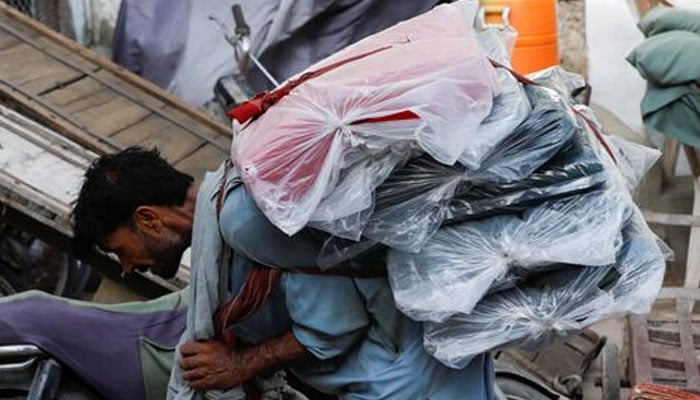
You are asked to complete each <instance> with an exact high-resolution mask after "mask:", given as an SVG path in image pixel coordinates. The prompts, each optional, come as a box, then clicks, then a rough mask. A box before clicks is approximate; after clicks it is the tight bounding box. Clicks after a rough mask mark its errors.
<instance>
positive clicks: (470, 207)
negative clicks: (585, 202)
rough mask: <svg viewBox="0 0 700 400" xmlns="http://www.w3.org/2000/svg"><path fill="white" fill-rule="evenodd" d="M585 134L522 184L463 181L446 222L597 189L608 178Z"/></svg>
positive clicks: (449, 209) (506, 210)
mask: <svg viewBox="0 0 700 400" xmlns="http://www.w3.org/2000/svg"><path fill="white" fill-rule="evenodd" d="M592 145H593V144H591V143H590V138H589V137H588V135H586V133H585V132H584V131H579V132H577V134H576V141H575V142H574V143H573V144H572V146H571V147H569V148H567V149H565V150H564V151H562V152H561V153H559V154H557V155H556V156H555V157H554V158H553V159H551V160H550V161H549V162H548V163H547V164H545V165H543V166H542V167H540V168H539V169H537V170H536V171H535V172H533V173H532V174H531V175H530V176H528V177H527V178H525V179H524V180H522V181H518V182H511V183H501V184H493V183H481V184H473V183H470V182H462V183H461V184H460V186H459V187H458V188H457V189H456V191H455V195H454V197H452V199H450V204H449V207H448V211H449V214H448V216H447V217H446V219H445V223H455V222H461V221H465V220H468V219H476V218H483V217H486V216H490V215H494V214H502V213H508V212H517V211H522V210H524V209H525V208H526V207H530V206H533V205H535V204H539V203H542V202H544V201H547V200H551V199H553V198H557V197H564V196H568V195H572V194H576V193H582V192H585V191H588V190H593V189H595V188H598V187H600V185H602V184H603V183H605V182H606V181H607V180H608V179H609V174H608V172H607V171H606V170H605V166H604V165H603V164H602V163H601V161H600V159H599V158H598V156H597V155H596V151H595V150H594V149H593V148H592V147H591V146H592Z"/></svg>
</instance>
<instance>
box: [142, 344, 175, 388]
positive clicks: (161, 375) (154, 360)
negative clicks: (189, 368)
mask: <svg viewBox="0 0 700 400" xmlns="http://www.w3.org/2000/svg"><path fill="white" fill-rule="evenodd" d="M139 350H140V352H141V369H142V371H143V383H144V386H145V387H146V400H163V399H165V398H166V397H167V393H168V381H169V380H170V370H171V369H172V368H173V360H174V358H175V346H173V347H165V346H162V345H160V344H158V343H155V342H153V341H151V340H148V338H145V337H141V338H140V341H139Z"/></svg>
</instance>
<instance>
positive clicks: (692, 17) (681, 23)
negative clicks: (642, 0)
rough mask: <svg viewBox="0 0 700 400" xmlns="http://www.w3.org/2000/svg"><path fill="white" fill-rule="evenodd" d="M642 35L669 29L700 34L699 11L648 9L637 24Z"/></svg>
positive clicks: (666, 8)
mask: <svg viewBox="0 0 700 400" xmlns="http://www.w3.org/2000/svg"><path fill="white" fill-rule="evenodd" d="M637 27H638V28H639V30H640V31H642V33H644V36H646V37H649V36H654V35H658V34H659V33H663V32H669V31H688V32H694V33H697V34H700V12H697V11H693V10H688V9H681V8H668V7H655V8H653V9H651V10H649V11H648V12H647V13H646V14H644V17H643V18H642V19H641V20H639V23H638V24H637Z"/></svg>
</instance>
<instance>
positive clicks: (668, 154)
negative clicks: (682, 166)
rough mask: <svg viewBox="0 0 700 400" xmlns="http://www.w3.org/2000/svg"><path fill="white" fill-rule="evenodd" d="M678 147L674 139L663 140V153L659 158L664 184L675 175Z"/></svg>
mask: <svg viewBox="0 0 700 400" xmlns="http://www.w3.org/2000/svg"><path fill="white" fill-rule="evenodd" d="M680 146H681V145H680V143H679V142H678V141H677V140H675V139H671V138H669V137H667V138H666V139H664V151H663V155H662V156H661V170H662V171H663V177H664V183H668V182H670V179H671V178H672V177H673V176H674V175H675V174H676V164H677V163H678V151H679V149H680Z"/></svg>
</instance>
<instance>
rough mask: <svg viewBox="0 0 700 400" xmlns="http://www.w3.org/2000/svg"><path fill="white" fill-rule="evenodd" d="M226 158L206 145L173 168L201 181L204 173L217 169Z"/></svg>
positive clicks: (215, 149)
mask: <svg viewBox="0 0 700 400" xmlns="http://www.w3.org/2000/svg"><path fill="white" fill-rule="evenodd" d="M227 156H228V155H227V154H224V153H222V152H221V151H220V150H218V149H217V148H215V147H213V146H211V145H206V146H204V147H202V148H200V149H198V150H197V151H195V152H194V153H192V154H191V155H189V156H187V157H186V158H184V159H183V160H182V161H180V162H178V163H176V164H175V168H177V169H179V170H180V171H183V172H186V173H188V174H190V175H192V176H193V177H194V178H195V179H202V178H203V177H204V173H205V172H207V171H213V170H215V169H216V168H218V167H219V165H220V164H221V162H222V161H224V160H225V159H226V157H227Z"/></svg>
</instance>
